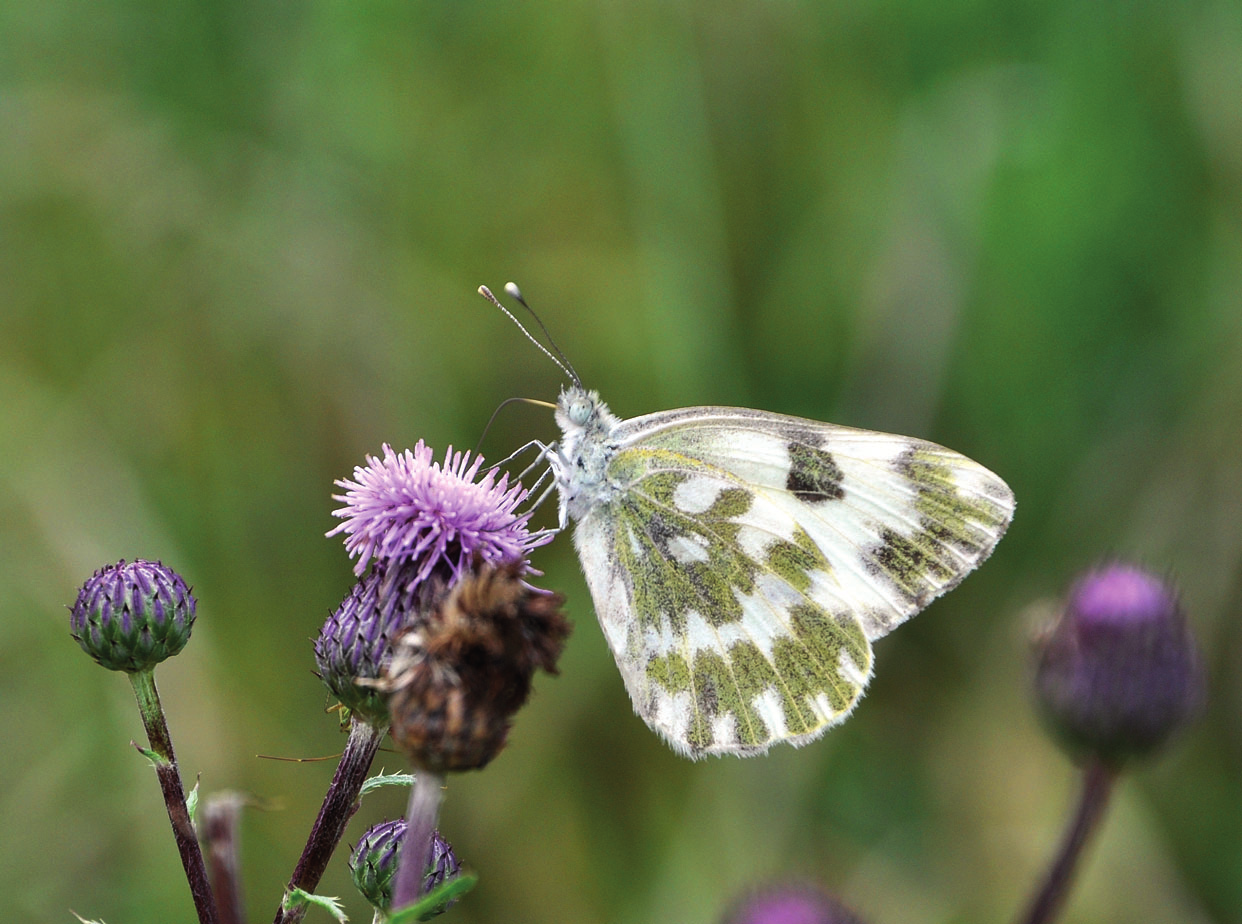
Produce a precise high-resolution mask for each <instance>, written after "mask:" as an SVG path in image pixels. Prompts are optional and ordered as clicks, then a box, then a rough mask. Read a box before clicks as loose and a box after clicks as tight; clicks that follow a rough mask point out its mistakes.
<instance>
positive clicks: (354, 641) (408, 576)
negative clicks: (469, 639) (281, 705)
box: [315, 562, 425, 728]
mask: <svg viewBox="0 0 1242 924" xmlns="http://www.w3.org/2000/svg"><path fill="white" fill-rule="evenodd" d="M413 577H414V573H413V568H412V567H411V566H410V565H409V564H408V563H407V564H400V563H387V562H385V563H377V564H376V565H375V566H374V567H373V568H372V569H371V570H370V571H368V572H367V573H366V574H365V575H364V576H363V577H362V579H361V580H359V581H358V582H357V583H356V584H354V586H353V589H352V590H351V591H350V592H349V596H347V597H346V598H345V599H344V600H343V601H342V602H341V605H340V606H339V607H337V609H336V612H334V613H333V614H332V615H331V616H329V617H328V621H327V622H325V623H324V625H323V629H322V630H320V632H319V637H318V638H317V639H316V640H315V664H316V665H317V667H318V668H319V677H320V679H322V680H323V682H324V684H325V685H326V686H327V687H328V689H329V690H330V691H331V692H332V695H333V696H335V697H336V698H337V699H338V700H340V702H341V704H342V705H343V706H345V707H346V708H347V709H349V710H350V711H351V712H352V713H353V714H354V715H356V716H358V718H360V719H362V720H363V721H365V722H368V723H370V724H371V725H375V726H378V727H381V728H382V727H383V726H385V725H387V724H388V693H387V692H385V691H384V690H382V689H378V688H377V687H376V685H375V684H368V681H376V680H378V679H379V678H380V677H381V675H382V674H383V672H384V670H385V669H386V668H387V667H388V663H389V661H391V660H392V642H393V640H394V639H395V638H396V637H397V636H398V635H399V634H400V633H401V630H402V629H403V628H404V627H405V626H406V625H407V624H408V623H409V622H411V621H412V620H413V619H414V618H415V617H416V615H417V613H418V612H419V608H420V606H421V605H422V599H423V596H424V594H425V587H424V586H422V585H419V584H418V583H417V582H415V581H413ZM359 681H362V683H359Z"/></svg>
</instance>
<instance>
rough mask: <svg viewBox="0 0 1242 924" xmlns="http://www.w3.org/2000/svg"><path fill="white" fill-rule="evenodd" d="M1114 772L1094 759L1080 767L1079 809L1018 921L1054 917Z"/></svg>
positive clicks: (1035, 923)
mask: <svg viewBox="0 0 1242 924" xmlns="http://www.w3.org/2000/svg"><path fill="white" fill-rule="evenodd" d="M1116 781H1117V772H1116V770H1114V769H1113V768H1112V767H1109V766H1108V765H1107V764H1105V763H1103V762H1102V761H1100V760H1099V759H1097V758H1091V759H1090V760H1089V762H1088V763H1087V765H1086V767H1084V768H1083V778H1082V791H1081V794H1080V795H1079V798H1078V808H1077V810H1076V811H1075V812H1074V816H1073V818H1072V819H1071V820H1070V824H1069V827H1067V828H1066V829H1065V833H1064V834H1063V835H1062V838H1061V846H1060V848H1059V849H1058V850H1057V854H1056V856H1055V858H1054V859H1053V861H1052V865H1051V866H1049V867H1048V872H1047V873H1045V874H1044V880H1043V883H1042V884H1041V885H1040V887H1039V889H1038V890H1037V891H1036V892H1035V894H1034V895H1033V896H1032V897H1031V901H1030V904H1029V905H1028V906H1027V910H1026V913H1025V914H1023V915H1022V917H1020V918H1019V919H1018V920H1019V922H1020V924H1050V922H1052V921H1054V920H1056V918H1057V916H1058V915H1059V914H1060V912H1061V908H1062V907H1063V906H1064V904H1065V899H1066V896H1067V895H1069V890H1070V886H1071V885H1073V881H1074V873H1075V872H1076V870H1077V867H1078V861H1079V860H1080V859H1081V857H1082V854H1083V850H1084V849H1085V848H1086V846H1087V842H1088V841H1089V840H1090V838H1091V835H1092V834H1094V833H1095V830H1096V828H1098V827H1099V823H1100V820H1101V819H1102V818H1103V817H1104V812H1105V811H1106V810H1107V808H1108V802H1109V797H1110V796H1111V795H1112V792H1113V786H1114V784H1115V783H1116Z"/></svg>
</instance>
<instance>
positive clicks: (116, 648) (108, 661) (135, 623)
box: [69, 559, 197, 674]
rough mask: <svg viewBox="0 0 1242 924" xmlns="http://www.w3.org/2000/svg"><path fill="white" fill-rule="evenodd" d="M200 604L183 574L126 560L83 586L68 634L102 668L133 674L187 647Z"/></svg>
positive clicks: (145, 563)
mask: <svg viewBox="0 0 1242 924" xmlns="http://www.w3.org/2000/svg"><path fill="white" fill-rule="evenodd" d="M196 605H197V602H196V601H195V599H194V595H193V594H191V593H190V588H188V587H187V586H186V583H185V581H184V580H183V579H182V577H181V575H179V574H178V573H177V572H175V571H173V570H172V569H171V568H168V567H165V566H164V564H163V563H161V562H157V561H142V560H137V561H132V562H128V563H127V562H126V561H125V560H124V559H122V560H121V561H119V562H117V563H116V564H115V565H106V566H104V567H103V568H100V569H99V570H98V571H96V572H95V573H94V575H92V576H91V577H90V579H88V580H87V581H86V583H85V584H83V585H82V589H81V590H80V591H78V599H77V602H75V603H74V604H73V606H72V607H71V614H70V617H69V627H70V633H71V634H72V635H73V638H74V639H75V640H76V641H77V643H78V644H79V645H81V646H82V650H83V651H85V652H86V653H87V654H88V655H90V656H91V657H92V658H94V659H95V660H96V661H97V662H99V664H101V665H102V666H104V667H106V668H108V669H109V670H113V671H125V672H127V673H131V674H132V673H136V672H138V671H143V670H148V669H149V668H152V667H154V666H155V665H156V664H159V663H160V662H161V661H163V660H164V659H165V658H171V657H172V656H173V655H175V654H177V653H178V652H179V651H181V649H182V648H184V647H185V644H186V642H188V641H189V640H190V630H191V629H192V628H193V627H194V608H195V606H196Z"/></svg>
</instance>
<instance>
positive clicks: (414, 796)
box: [392, 770, 444, 911]
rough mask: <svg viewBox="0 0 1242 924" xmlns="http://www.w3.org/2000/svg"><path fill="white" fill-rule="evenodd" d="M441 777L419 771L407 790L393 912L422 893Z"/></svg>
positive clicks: (436, 812)
mask: <svg viewBox="0 0 1242 924" xmlns="http://www.w3.org/2000/svg"><path fill="white" fill-rule="evenodd" d="M443 791H444V777H442V776H440V774H438V773H429V772H427V771H426V770H419V771H418V772H417V773H415V774H414V785H413V786H412V787H411V788H410V807H409V811H408V812H407V814H406V819H405V840H403V841H402V842H401V860H400V862H399V863H398V864H397V875H396V878H395V879H394V881H393V886H392V907H393V910H394V911H396V910H398V909H400V908H403V907H405V906H406V905H409V904H413V903H414V902H416V901H418V899H419V898H420V897H421V896H422V894H423V880H424V878H425V877H426V874H427V863H428V860H429V858H430V857H431V848H432V837H433V836H434V835H435V830H436V822H437V821H438V820H439V817H440V800H441V798H442V796H443Z"/></svg>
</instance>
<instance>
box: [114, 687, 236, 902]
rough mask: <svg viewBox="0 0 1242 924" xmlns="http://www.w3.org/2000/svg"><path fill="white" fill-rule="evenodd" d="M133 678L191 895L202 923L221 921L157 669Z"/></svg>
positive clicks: (157, 774)
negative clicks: (162, 702)
mask: <svg viewBox="0 0 1242 924" xmlns="http://www.w3.org/2000/svg"><path fill="white" fill-rule="evenodd" d="M129 680H130V683H132V684H133V687H134V695H135V696H136V697H137V699H138V711H139V712H140V713H141V714H142V724H143V725H144V726H145V727H146V730H147V740H148V741H149V742H150V743H151V751H152V752H153V753H154V754H155V757H156V760H154V761H153V762H154V764H155V774H156V776H158V777H159V781H160V789H161V790H162V791H163V793H164V807H165V808H166V809H167V810H168V821H169V823H170V824H171V825H172V829H173V838H174V839H175V840H176V842H177V851H178V852H179V853H180V854H181V865H182V866H183V867H184V868H185V878H186V880H187V881H188V882H189V884H190V895H191V896H192V897H193V899H194V907H195V909H196V910H197V911H198V920H199V924H219V919H218V918H217V915H216V903H215V900H214V899H213V897H212V894H211V883H210V880H208V878H207V867H206V865H205V864H204V863H203V853H202V851H201V850H200V849H199V846H198V838H197V837H196V836H195V833H194V824H193V822H191V821H190V812H189V810H188V809H187V808H186V804H185V790H184V789H182V787H181V774H180V773H179V772H178V771H177V757H176V755H175V754H174V753H173V746H172V736H171V735H170V734H169V733H168V723H167V722H166V721H165V720H164V708H163V707H162V706H161V705H160V694H159V691H158V690H157V689H156V688H155V672H154V670H153V669H151V668H148V669H147V670H144V671H137V672H135V673H132V674H130V675H129Z"/></svg>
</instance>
